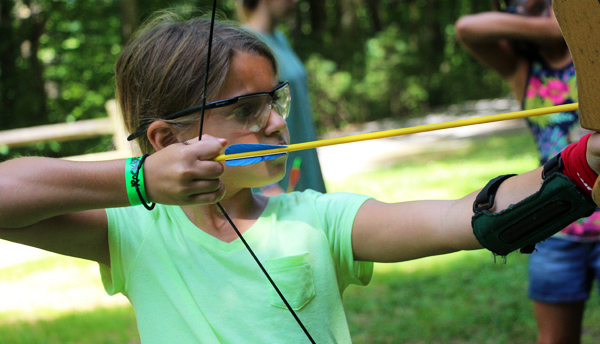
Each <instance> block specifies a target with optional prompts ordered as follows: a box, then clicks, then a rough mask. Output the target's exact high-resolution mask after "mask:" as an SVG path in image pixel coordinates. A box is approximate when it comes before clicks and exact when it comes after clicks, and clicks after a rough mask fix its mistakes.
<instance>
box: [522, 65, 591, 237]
mask: <svg viewBox="0 0 600 344" xmlns="http://www.w3.org/2000/svg"><path fill="white" fill-rule="evenodd" d="M575 102H577V84H576V81H575V66H574V65H573V63H571V64H569V65H568V66H566V67H564V68H561V69H554V68H552V67H550V66H548V65H547V64H546V63H545V62H543V61H539V60H538V61H532V62H531V64H530V67H529V78H528V80H527V87H526V89H525V97H524V98H523V104H522V107H523V109H536V108H541V107H547V106H554V105H562V104H571V103H575ZM527 124H528V125H529V128H530V129H531V132H532V133H533V136H534V138H535V141H536V143H537V148H538V151H539V153H540V162H541V163H542V164H544V163H545V162H546V161H548V160H549V159H550V158H552V157H553V156H555V155H556V154H558V153H559V152H561V151H562V150H563V149H564V148H565V147H566V146H567V145H569V144H570V143H573V142H576V141H578V140H579V139H580V138H581V137H582V136H583V135H585V134H586V133H588V131H587V130H585V129H582V128H581V126H580V125H579V115H578V114H577V111H569V112H560V113H554V114H549V115H544V116H535V117H530V118H527ZM556 237H559V238H564V239H567V240H572V241H578V242H590V241H597V240H598V239H600V212H595V213H594V214H593V215H592V216H590V217H588V218H586V219H581V220H579V221H577V222H574V223H572V224H571V225H569V226H568V227H567V228H565V229H563V230H562V231H561V232H559V233H557V234H556Z"/></svg>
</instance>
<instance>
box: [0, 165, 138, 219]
mask: <svg viewBox="0 0 600 344" xmlns="http://www.w3.org/2000/svg"><path fill="white" fill-rule="evenodd" d="M124 166H125V161H124V160H114V161H106V162H73V161H65V160H57V159H49V158H40V157H30V158H20V159H15V160H10V161H7V162H4V163H2V164H0V194H1V195H2V197H1V198H0V227H2V228H19V227H25V226H28V225H32V224H35V223H38V222H40V221H42V220H45V219H48V218H51V217H54V216H57V215H62V214H67V213H73V212H77V211H82V210H89V209H103V208H110V207H120V206H127V205H129V201H128V198H127V192H126V190H125V174H124Z"/></svg>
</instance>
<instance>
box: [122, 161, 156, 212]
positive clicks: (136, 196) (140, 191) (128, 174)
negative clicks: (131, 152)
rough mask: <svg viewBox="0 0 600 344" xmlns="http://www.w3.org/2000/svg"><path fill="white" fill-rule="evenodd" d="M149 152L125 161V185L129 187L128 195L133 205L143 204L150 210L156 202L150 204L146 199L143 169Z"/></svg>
mask: <svg viewBox="0 0 600 344" xmlns="http://www.w3.org/2000/svg"><path fill="white" fill-rule="evenodd" d="M148 156H149V154H144V155H143V156H142V157H141V158H140V157H136V158H129V159H127V161H126V162H125V187H126V189H127V197H128V198H129V203H130V204H131V205H132V206H133V205H140V204H143V205H144V207H145V208H146V209H148V210H152V209H154V206H156V203H152V204H151V205H149V204H148V203H147V202H146V200H147V199H148V197H147V196H146V188H145V186H144V172H143V170H142V168H143V166H144V160H146V158H147V157H148Z"/></svg>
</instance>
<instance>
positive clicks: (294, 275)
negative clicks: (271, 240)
mask: <svg viewBox="0 0 600 344" xmlns="http://www.w3.org/2000/svg"><path fill="white" fill-rule="evenodd" d="M265 265H266V267H265V269H266V270H267V271H268V272H269V275H270V276H271V278H272V279H273V281H274V282H275V284H276V285H277V287H278V288H279V290H280V291H281V293H282V294H283V296H284V297H285V299H286V300H287V302H288V303H289V304H290V306H291V307H292V309H294V310H295V311H298V310H300V309H302V308H303V307H304V306H306V305H307V304H308V303H309V302H310V301H311V300H312V299H313V298H314V297H315V283H314V279H313V273H312V269H311V267H310V261H309V255H308V252H306V253H303V254H299V255H296V256H289V257H283V258H277V259H270V260H267V261H265ZM269 301H270V303H271V305H272V306H275V307H279V308H284V309H287V307H286V305H285V303H284V302H283V300H282V299H281V297H280V296H279V294H277V291H276V290H275V288H273V286H271V285H270V283H269Z"/></svg>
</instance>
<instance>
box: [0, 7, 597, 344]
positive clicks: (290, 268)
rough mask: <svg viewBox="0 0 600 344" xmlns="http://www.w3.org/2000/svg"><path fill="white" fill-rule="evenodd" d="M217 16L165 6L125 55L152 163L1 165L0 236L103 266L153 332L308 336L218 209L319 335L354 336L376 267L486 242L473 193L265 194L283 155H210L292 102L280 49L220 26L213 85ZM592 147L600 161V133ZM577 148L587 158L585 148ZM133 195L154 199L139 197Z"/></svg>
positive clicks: (193, 338) (278, 174)
mask: <svg viewBox="0 0 600 344" xmlns="http://www.w3.org/2000/svg"><path fill="white" fill-rule="evenodd" d="M209 26H210V23H209V22H208V21H206V20H203V19H192V20H188V21H176V20H174V19H173V18H172V16H162V17H160V18H159V19H158V20H155V21H153V22H152V23H151V24H150V25H148V26H146V27H145V28H144V29H142V30H141V32H140V33H139V34H138V35H137V36H136V37H135V38H134V39H133V40H132V41H131V43H130V44H129V45H128V46H127V47H126V48H125V49H124V50H123V52H122V54H121V55H120V57H119V59H118V61H117V64H116V81H117V94H118V97H119V101H120V105H121V109H122V110H123V113H124V117H125V120H126V122H127V123H126V124H127V127H128V128H129V130H130V132H134V134H133V136H138V143H139V144H140V147H141V148H142V150H143V151H144V152H145V153H151V154H150V155H149V157H148V158H147V159H146V160H145V163H144V164H143V170H141V171H140V168H137V169H136V168H131V167H130V166H129V164H130V163H131V161H128V162H127V164H128V167H127V168H126V170H125V175H126V176H127V181H128V183H127V184H126V178H125V176H124V173H123V165H124V164H125V163H126V162H125V161H123V160H117V161H109V162H91V163H87V162H70V161H63V160H54V159H46V158H36V157H30V158H21V159H15V160H11V161H8V162H5V163H2V164H0V193H1V194H2V197H1V198H0V237H1V238H3V239H6V240H10V241H14V242H18V243H22V244H26V245H31V246H35V247H39V248H43V249H46V250H50V251H54V252H57V253H61V254H66V255H70V256H74V257H80V258H84V259H90V260H94V261H97V262H98V263H99V264H100V270H101V275H102V281H103V283H104V286H105V288H106V290H107V292H108V293H109V294H114V293H123V294H124V295H125V296H127V298H128V299H129V300H130V301H131V303H132V305H133V307H134V309H135V312H136V317H137V321H138V327H139V331H140V336H141V339H142V342H143V343H199V342H202V343H273V342H277V343H305V342H307V338H306V336H305V334H304V333H302V331H301V330H300V328H299V327H298V326H297V324H296V322H295V320H294V318H293V317H292V316H290V314H288V313H287V310H285V306H284V304H283V302H282V299H281V298H279V297H278V295H277V294H276V292H275V290H274V288H271V286H270V285H269V284H268V282H267V279H266V278H265V276H264V275H263V274H262V273H261V271H260V269H259V268H258V267H257V265H256V264H255V262H253V261H252V259H251V257H250V255H249V254H248V252H247V251H246V249H245V247H244V246H243V245H242V242H241V239H240V238H238V235H237V234H236V233H235V231H234V229H233V227H232V224H231V223H230V222H229V221H227V218H226V214H225V213H224V212H223V211H222V208H221V205H222V207H223V208H224V209H226V210H227V214H228V216H229V217H230V218H231V219H232V220H233V222H232V223H233V224H235V225H236V226H237V228H238V229H239V231H240V232H241V233H242V234H243V235H244V237H245V239H246V240H247V242H248V243H249V244H250V246H251V247H252V248H253V249H254V250H255V254H256V256H258V258H259V259H260V261H262V262H263V263H264V266H265V268H266V270H267V271H268V272H269V274H270V275H271V277H272V279H273V280H274V281H275V282H276V283H277V285H278V286H279V289H280V290H281V292H282V294H283V295H285V297H286V299H287V301H288V302H289V304H290V307H291V308H292V309H294V310H295V312H296V314H297V316H298V317H299V319H300V320H301V322H302V323H303V324H304V326H305V327H306V329H307V330H308V332H309V333H310V335H311V336H312V338H314V341H315V342H317V343H336V342H337V343H348V342H350V341H351V340H350V335H349V331H348V326H347V323H346V319H345V315H344V310H343V307H342V299H341V295H342V293H343V291H344V289H345V288H346V287H347V286H348V285H349V284H359V285H365V284H367V283H368V282H369V279H370V277H371V273H372V268H373V265H372V264H373V263H372V262H397V261H404V260H409V259H416V258H420V257H425V256H430V255H438V254H445V253H449V252H454V251H458V250H471V249H479V248H481V245H480V244H479V242H478V240H477V239H476V237H475V236H474V234H473V229H472V227H471V217H472V215H473V211H472V207H473V201H474V198H475V193H474V194H471V195H468V196H466V197H464V198H462V199H459V200H454V201H421V202H407V203H397V204H385V203H381V202H378V201H376V200H373V199H369V198H368V197H365V196H361V195H354V194H339V193H338V194H321V193H318V192H315V191H305V192H294V193H291V194H282V195H279V196H275V197H271V198H268V197H267V196H264V195H260V194H253V193H252V190H251V188H253V187H261V186H264V185H268V184H271V183H274V182H276V181H278V180H279V179H281V178H282V177H283V174H284V173H285V160H286V157H285V156H283V157H280V158H277V159H275V160H270V161H264V162H261V163H259V164H255V165H249V166H244V167H225V166H223V165H222V164H221V163H217V162H214V161H211V159H213V158H214V157H215V156H217V155H218V154H220V152H221V151H222V149H223V147H225V146H226V145H231V144H237V143H267V144H284V143H286V142H287V140H288V132H287V128H286V122H285V120H284V119H285V117H286V116H287V111H288V109H289V107H288V106H287V105H288V104H287V101H288V100H289V97H288V94H287V89H286V87H287V85H286V84H285V83H280V82H279V81H278V79H277V64H276V62H275V59H274V58H273V55H272V53H271V52H270V50H269V49H268V48H266V46H265V45H264V44H263V43H261V42H260V41H259V40H258V39H257V38H255V37H254V36H252V35H251V34H248V33H247V32H246V31H244V30H240V29H238V28H235V27H232V26H229V25H226V24H222V23H216V24H215V37H214V39H213V47H212V49H213V53H212V56H211V57H212V58H211V64H210V73H209V75H210V78H209V80H208V87H207V89H206V90H205V89H204V76H205V73H206V72H205V71H206V60H207V56H206V55H207V42H208V35H209V34H208V32H209ZM204 92H206V94H207V97H208V103H207V104H206V109H209V110H207V111H206V113H205V116H206V117H205V120H204V123H203V124H202V125H203V131H204V132H206V133H208V134H210V135H211V136H209V135H204V136H203V138H202V140H200V141H198V140H197V138H196V135H197V133H198V132H199V128H200V125H201V124H200V118H199V115H198V112H197V111H195V110H187V109H189V108H194V109H197V106H198V104H202V99H201V95H202V94H203V93H204ZM189 111H192V113H190V114H188V115H181V114H182V113H184V114H185V113H187V112H189ZM194 111H195V112H194ZM589 142H590V144H589V148H588V154H589V156H590V157H591V158H596V159H591V160H590V163H591V164H592V167H593V168H594V169H595V170H596V171H598V170H600V161H599V160H597V159H598V158H599V157H600V138H599V137H596V136H593V137H592V138H590V140H589ZM579 147H580V148H582V149H583V154H584V155H585V152H586V145H585V143H584V144H582V145H580V146H579ZM584 159H585V158H584ZM565 160H568V159H565ZM566 162H568V161H566ZM133 165H134V166H137V167H139V165H136V164H135V163H134V164H133ZM586 166H587V164H586ZM588 169H589V167H588ZM133 170H135V171H136V173H137V172H138V171H139V173H137V174H136V173H133V174H132V172H131V171H133ZM594 176H595V175H594ZM138 177H139V178H140V179H139V180H138ZM142 177H143V180H141V178H142ZM541 181H542V178H541V173H540V170H539V169H538V170H535V171H531V172H529V173H525V174H523V175H520V176H517V177H513V178H510V179H508V180H506V181H505V182H503V183H502V184H501V185H500V188H499V190H498V194H497V201H496V203H495V206H494V207H493V208H492V209H491V210H493V211H500V210H502V209H505V208H506V207H507V206H508V205H509V204H512V203H516V202H518V201H519V200H521V199H523V198H524V197H526V196H528V195H530V194H533V193H534V192H536V191H538V190H539V188H540V187H539V185H540V182H541ZM124 185H125V187H124ZM144 187H145V192H146V196H145V197H144V195H143V192H142V191H144ZM132 188H134V189H135V191H137V195H136V194H135V192H134V193H133V196H132V198H130V197H129V196H128V190H129V191H131V189H132ZM136 196H139V197H140V199H141V200H140V202H144V205H147V204H146V203H147V202H149V201H151V202H155V203H156V207H155V208H154V209H153V210H152V211H147V210H146V209H145V207H142V206H140V205H137V206H130V205H131V203H132V202H131V201H133V204H136V203H139V202H138V201H137V200H136V199H135V198H136ZM217 201H220V203H215V202H217Z"/></svg>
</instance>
